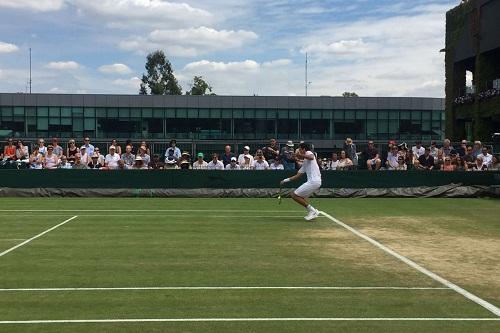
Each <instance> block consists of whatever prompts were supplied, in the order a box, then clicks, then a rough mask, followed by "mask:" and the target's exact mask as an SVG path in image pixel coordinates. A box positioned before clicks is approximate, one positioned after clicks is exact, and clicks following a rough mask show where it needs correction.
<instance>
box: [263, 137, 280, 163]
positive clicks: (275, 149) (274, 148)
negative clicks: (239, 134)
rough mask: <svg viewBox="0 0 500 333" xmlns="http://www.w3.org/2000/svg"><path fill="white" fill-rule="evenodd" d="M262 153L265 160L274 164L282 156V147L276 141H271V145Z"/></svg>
mask: <svg viewBox="0 0 500 333" xmlns="http://www.w3.org/2000/svg"><path fill="white" fill-rule="evenodd" d="M262 153H263V154H264V159H265V160H266V161H267V162H268V163H269V164H272V163H273V161H274V159H275V158H278V157H279V156H280V146H279V144H278V142H277V141H276V139H271V140H269V144H268V145H267V146H265V147H264V148H262Z"/></svg>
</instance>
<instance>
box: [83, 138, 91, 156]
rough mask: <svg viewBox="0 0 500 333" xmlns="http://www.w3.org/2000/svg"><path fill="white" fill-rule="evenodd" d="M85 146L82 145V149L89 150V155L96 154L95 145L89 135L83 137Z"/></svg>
mask: <svg viewBox="0 0 500 333" xmlns="http://www.w3.org/2000/svg"><path fill="white" fill-rule="evenodd" d="M83 142H84V144H83V146H81V147H80V150H82V148H85V151H86V152H87V154H88V155H89V156H92V155H94V146H93V145H91V144H90V138H89V137H88V136H86V137H85V138H84V139H83Z"/></svg>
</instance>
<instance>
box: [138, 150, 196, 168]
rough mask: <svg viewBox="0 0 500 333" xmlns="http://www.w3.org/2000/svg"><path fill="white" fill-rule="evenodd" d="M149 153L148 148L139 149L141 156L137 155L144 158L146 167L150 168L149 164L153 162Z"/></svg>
mask: <svg viewBox="0 0 500 333" xmlns="http://www.w3.org/2000/svg"><path fill="white" fill-rule="evenodd" d="M147 152H148V147H146V146H140V147H139V154H137V156H140V157H141V158H142V162H143V164H144V166H148V165H149V162H151V156H149V154H148V153H147ZM188 155H189V154H188Z"/></svg>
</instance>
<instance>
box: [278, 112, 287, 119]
mask: <svg viewBox="0 0 500 333" xmlns="http://www.w3.org/2000/svg"><path fill="white" fill-rule="evenodd" d="M278 119H288V110H279V111H278Z"/></svg>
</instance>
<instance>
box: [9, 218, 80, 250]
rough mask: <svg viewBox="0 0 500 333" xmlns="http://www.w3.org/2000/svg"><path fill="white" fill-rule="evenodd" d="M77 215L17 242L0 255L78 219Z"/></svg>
mask: <svg viewBox="0 0 500 333" xmlns="http://www.w3.org/2000/svg"><path fill="white" fill-rule="evenodd" d="M77 217H78V216H77V215H75V216H73V217H71V218H69V219H67V220H66V221H63V222H61V223H59V224H58V225H55V226H53V227H52V228H49V229H47V230H45V231H44V232H41V233H39V234H38V235H36V236H34V237H31V238H30V239H27V240H25V241H24V242H22V243H19V244H17V245H16V246H13V247H11V248H10V249H8V250H5V251H3V252H2V253H0V257H3V256H4V255H6V254H7V253H9V252H12V251H14V250H15V249H17V248H20V247H21V246H23V245H26V244H28V243H29V242H31V241H33V240H35V239H37V238H39V237H42V236H43V235H45V234H46V233H49V232H51V231H52V230H54V229H57V228H59V227H60V226H62V225H64V224H66V223H68V222H69V221H71V220H74V219H76V218H77Z"/></svg>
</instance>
